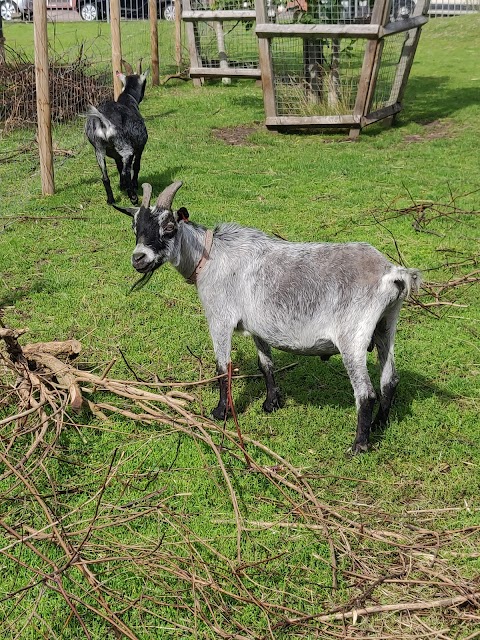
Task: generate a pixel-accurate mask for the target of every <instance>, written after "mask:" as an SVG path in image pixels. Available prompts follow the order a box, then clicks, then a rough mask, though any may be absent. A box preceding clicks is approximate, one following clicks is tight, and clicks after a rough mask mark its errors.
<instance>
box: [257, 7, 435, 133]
mask: <svg viewBox="0 0 480 640" xmlns="http://www.w3.org/2000/svg"><path fill="white" fill-rule="evenodd" d="M428 7H429V0H424V1H422V0H418V2H417V6H416V9H415V11H414V15H413V16H412V17H407V18H400V19H397V20H395V21H391V19H390V11H391V0H375V4H374V6H373V9H372V14H371V18H370V23H369V24H354V23H351V24H345V23H342V24H340V23H339V24H311V23H310V24H301V23H296V24H276V23H272V22H269V20H268V17H267V6H266V2H265V0H256V14H257V25H256V30H255V31H256V34H257V36H258V40H259V53H260V69H261V74H262V83H263V93H264V105H265V115H266V126H267V127H270V128H273V129H279V128H284V127H296V128H300V127H302V128H303V127H341V128H348V129H349V130H350V134H349V135H350V138H352V139H354V138H356V137H357V136H358V135H359V133H360V131H361V129H362V128H363V127H366V126H367V125H369V124H372V123H374V122H378V121H379V120H383V119H387V118H390V119H392V118H394V116H395V115H396V114H397V113H399V112H400V111H401V109H402V99H403V94H404V91H405V87H406V84H407V80H408V75H409V73H410V69H411V66H412V63H413V58H414V55H415V51H416V48H417V44H418V41H419V38H420V32H421V27H422V26H423V25H424V24H425V23H426V22H427V21H428V15H427V13H428ZM402 32H404V33H405V40H404V42H403V46H402V48H401V53H400V57H399V59H398V62H397V64H396V70H395V74H394V81H393V82H392V86H391V91H390V95H389V98H388V99H387V100H386V101H385V104H383V105H382V106H380V107H379V106H378V105H376V106H373V105H374V93H375V85H376V81H377V77H378V74H379V71H380V68H381V65H382V52H383V49H384V44H385V40H386V39H387V38H389V37H390V36H393V35H395V34H399V33H402ZM274 38H300V39H302V40H303V41H306V40H309V39H316V40H317V41H319V40H320V39H325V40H330V41H332V40H333V39H336V40H337V41H339V40H342V39H349V40H355V41H356V40H364V41H365V50H364V57H363V64H362V67H361V71H360V77H359V81H358V86H357V92H356V98H355V104H354V108H353V109H352V110H351V112H349V113H340V114H339V113H336V114H333V115H305V116H299V115H291V116H289V115H279V114H278V109H277V101H276V89H275V78H274V69H273V64H272V54H271V46H272V41H273V39H274Z"/></svg>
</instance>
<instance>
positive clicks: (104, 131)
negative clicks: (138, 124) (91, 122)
mask: <svg viewBox="0 0 480 640" xmlns="http://www.w3.org/2000/svg"><path fill="white" fill-rule="evenodd" d="M87 116H88V117H89V118H94V119H95V120H96V123H97V125H96V127H95V135H96V136H97V137H98V138H102V139H103V140H109V139H110V138H112V137H113V136H114V135H115V134H116V133H117V130H116V129H115V125H114V124H113V122H110V120H109V119H108V118H107V117H105V116H104V115H103V113H102V112H101V111H99V110H98V109H97V108H96V107H93V106H92V105H90V106H89V107H88V111H87Z"/></svg>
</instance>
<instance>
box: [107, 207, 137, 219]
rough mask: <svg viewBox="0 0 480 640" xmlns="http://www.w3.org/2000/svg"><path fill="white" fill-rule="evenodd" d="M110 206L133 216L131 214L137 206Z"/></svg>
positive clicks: (133, 213)
mask: <svg viewBox="0 0 480 640" xmlns="http://www.w3.org/2000/svg"><path fill="white" fill-rule="evenodd" d="M112 207H113V208H114V209H116V210H117V211H121V212H122V213H125V214H126V215H127V216H130V217H131V218H133V216H134V215H135V214H136V213H137V211H138V207H118V206H117V205H116V204H112Z"/></svg>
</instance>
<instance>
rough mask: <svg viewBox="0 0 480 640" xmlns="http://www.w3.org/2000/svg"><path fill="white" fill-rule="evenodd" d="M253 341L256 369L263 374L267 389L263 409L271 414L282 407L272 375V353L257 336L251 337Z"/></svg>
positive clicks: (278, 390)
mask: <svg viewBox="0 0 480 640" xmlns="http://www.w3.org/2000/svg"><path fill="white" fill-rule="evenodd" d="M253 341H254V342H255V346H256V347H257V351H258V367H259V369H260V371H261V372H262V373H263V377H264V378H265V385H266V387H267V397H266V399H265V402H264V403H263V409H264V411H266V412H267V413H272V411H276V410H277V409H280V407H281V406H282V396H281V394H280V389H279V388H278V387H277V385H276V383H275V377H274V375H273V360H272V352H271V349H270V347H269V346H268V344H267V343H266V342H264V341H263V340H262V339H261V338H258V337H257V336H253Z"/></svg>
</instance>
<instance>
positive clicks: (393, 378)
mask: <svg viewBox="0 0 480 640" xmlns="http://www.w3.org/2000/svg"><path fill="white" fill-rule="evenodd" d="M399 311H400V309H398V310H397V309H394V310H392V311H391V312H390V313H389V314H388V315H386V316H384V317H383V318H382V319H381V320H380V321H379V323H378V324H377V326H376V328H375V332H374V334H373V340H374V342H375V345H376V347H377V352H378V360H379V364H380V405H379V407H378V411H377V415H376V416H375V420H374V421H373V425H372V426H373V428H374V429H375V428H377V427H383V426H385V425H386V424H387V422H388V417H389V415H390V409H391V407H392V402H393V398H394V396H395V390H396V388H397V385H398V375H397V370H396V369H395V360H394V341H395V332H396V328H397V319H398V314H399Z"/></svg>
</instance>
